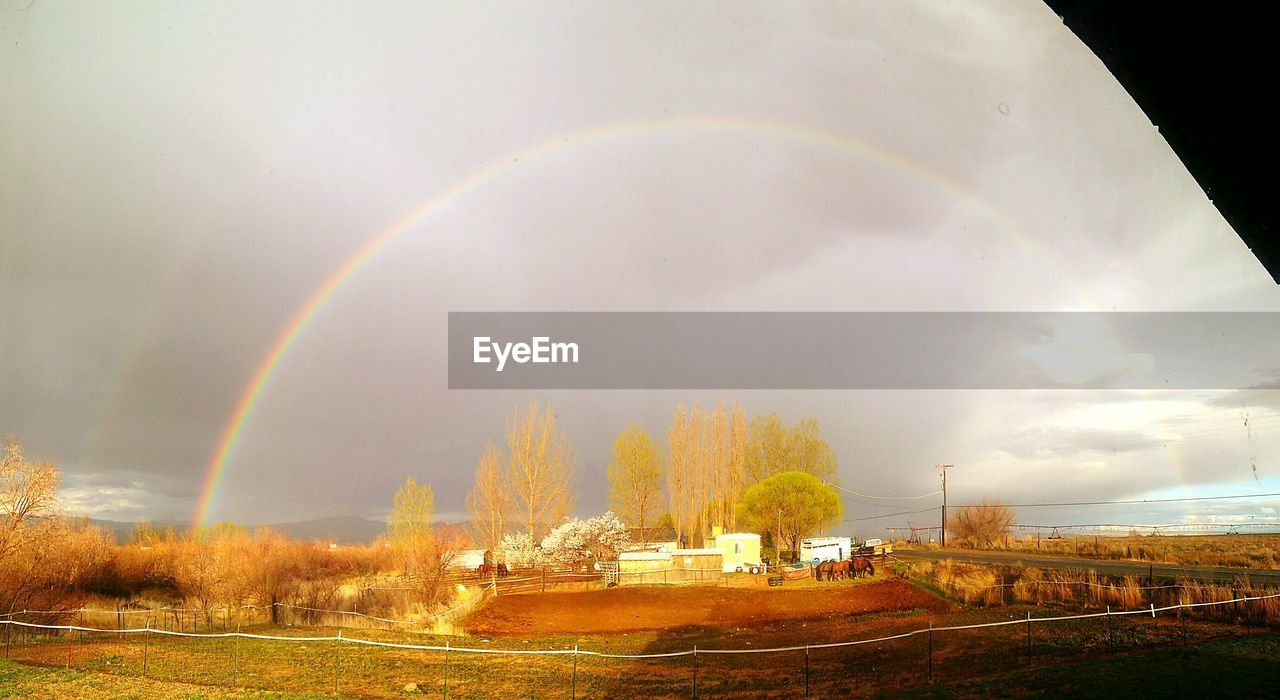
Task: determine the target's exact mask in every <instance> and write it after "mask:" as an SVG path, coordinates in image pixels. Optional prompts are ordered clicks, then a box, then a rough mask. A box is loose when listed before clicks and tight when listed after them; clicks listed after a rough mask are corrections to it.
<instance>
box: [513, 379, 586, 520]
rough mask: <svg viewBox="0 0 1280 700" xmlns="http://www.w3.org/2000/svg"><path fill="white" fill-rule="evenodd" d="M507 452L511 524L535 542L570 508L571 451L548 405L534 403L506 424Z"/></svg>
mask: <svg viewBox="0 0 1280 700" xmlns="http://www.w3.org/2000/svg"><path fill="white" fill-rule="evenodd" d="M507 448H508V451H509V453H510V454H509V456H508V461H507V480H508V482H509V483H510V484H511V495H512V500H513V502H514V511H515V518H516V522H518V523H519V524H520V525H521V526H523V527H524V528H525V531H526V532H528V533H529V534H530V535H531V536H532V537H533V538H534V541H538V542H540V541H542V538H543V537H545V536H546V533H547V532H548V531H549V530H550V529H551V528H552V527H553V526H555V524H556V523H558V522H560V521H561V520H562V519H564V517H565V516H566V515H567V514H568V513H569V510H570V509H571V508H572V507H573V501H574V492H573V463H574V457H573V448H572V447H571V446H570V444H569V440H568V438H567V437H566V436H565V434H564V433H563V432H562V431H561V430H560V428H559V427H558V426H557V425H556V417H555V412H554V411H553V409H552V407H551V406H547V407H546V409H545V410H542V409H540V408H539V406H538V402H537V401H531V402H530V403H529V407H528V409H526V410H524V411H519V412H517V413H516V414H514V415H513V416H512V417H511V418H510V419H509V420H508V421H507Z"/></svg>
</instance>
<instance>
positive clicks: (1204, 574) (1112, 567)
mask: <svg viewBox="0 0 1280 700" xmlns="http://www.w3.org/2000/svg"><path fill="white" fill-rule="evenodd" d="M892 556H896V557H900V558H902V559H931V560H940V559H950V560H952V561H961V562H969V563H973V564H1003V565H1007V566H1008V565H1022V566H1034V567H1038V568H1041V569H1083V570H1086V571H1087V570H1089V569H1092V570H1094V571H1096V572H1098V573H1100V574H1116V575H1124V574H1133V575H1138V576H1147V575H1148V574H1150V575H1151V576H1153V577H1155V578H1157V579H1173V578H1188V579H1193V580H1196V581H1204V582H1218V583H1230V582H1232V581H1235V580H1236V579H1248V580H1249V581H1252V582H1254V583H1263V584H1267V585H1271V586H1280V570H1276V569H1229V568H1220V567H1212V566H1181V565H1178V564H1152V563H1148V562H1141V561H1130V560H1123V559H1079V558H1076V557H1058V556H1051V555H1046V554H1031V553H1028V552H980V551H971V550H961V549H945V550H909V549H895V550H894V551H893V555H892Z"/></svg>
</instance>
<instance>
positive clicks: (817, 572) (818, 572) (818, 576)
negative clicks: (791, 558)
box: [813, 561, 831, 581]
mask: <svg viewBox="0 0 1280 700" xmlns="http://www.w3.org/2000/svg"><path fill="white" fill-rule="evenodd" d="M823 576H826V577H828V580H830V576H831V562H829V561H820V562H818V563H817V564H816V565H815V566H814V567H813V580H815V581H821V580H822V577H823Z"/></svg>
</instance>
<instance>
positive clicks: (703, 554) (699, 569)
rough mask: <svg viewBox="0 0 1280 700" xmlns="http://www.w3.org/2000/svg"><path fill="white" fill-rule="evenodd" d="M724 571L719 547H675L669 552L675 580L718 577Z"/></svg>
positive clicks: (722, 555) (698, 579)
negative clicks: (675, 548)
mask: <svg viewBox="0 0 1280 700" xmlns="http://www.w3.org/2000/svg"><path fill="white" fill-rule="evenodd" d="M723 571H724V554H722V553H721V552H720V550H719V549H714V548H701V549H677V550H675V551H673V552H671V573H672V575H673V577H674V580H676V581H704V580H708V579H718V578H720V574H721V573H722V572H723Z"/></svg>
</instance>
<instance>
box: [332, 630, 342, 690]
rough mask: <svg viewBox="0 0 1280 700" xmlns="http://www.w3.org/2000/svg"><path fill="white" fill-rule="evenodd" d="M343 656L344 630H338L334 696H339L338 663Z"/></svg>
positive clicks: (334, 668)
mask: <svg viewBox="0 0 1280 700" xmlns="http://www.w3.org/2000/svg"><path fill="white" fill-rule="evenodd" d="M341 656H342V628H341V627H339V628H338V643H337V644H335V645H334V647H333V694H334V695H337V694H338V663H339V661H340V660H341Z"/></svg>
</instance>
